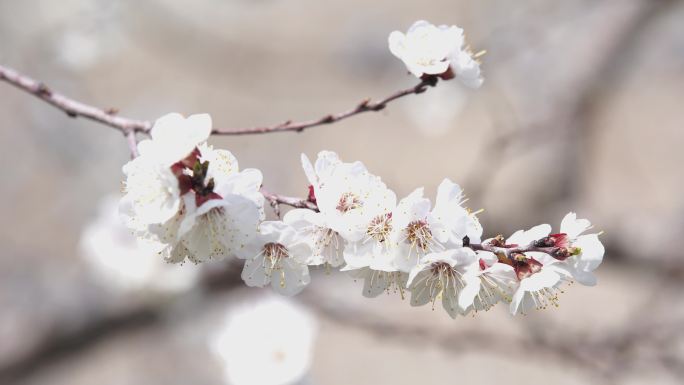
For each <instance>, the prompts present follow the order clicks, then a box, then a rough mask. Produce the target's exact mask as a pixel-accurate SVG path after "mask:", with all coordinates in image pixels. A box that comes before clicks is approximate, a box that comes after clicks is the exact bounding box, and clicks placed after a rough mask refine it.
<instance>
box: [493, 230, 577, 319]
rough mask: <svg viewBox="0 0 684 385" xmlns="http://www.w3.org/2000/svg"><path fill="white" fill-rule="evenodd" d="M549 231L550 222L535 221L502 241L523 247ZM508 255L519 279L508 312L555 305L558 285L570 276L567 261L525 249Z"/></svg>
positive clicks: (546, 234)
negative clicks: (538, 223)
mask: <svg viewBox="0 0 684 385" xmlns="http://www.w3.org/2000/svg"><path fill="white" fill-rule="evenodd" d="M550 232H551V226H549V225H548V224H543V225H538V226H535V227H532V228H531V229H529V230H519V231H516V232H515V233H514V234H513V235H511V236H510V237H508V239H507V240H506V243H507V244H510V245H518V246H521V247H524V246H527V245H529V244H530V243H532V242H534V241H538V240H540V239H543V238H545V237H546V236H548V234H549V233H550ZM512 258H513V260H512V261H511V263H512V266H513V269H514V271H515V273H516V275H517V277H518V279H519V280H520V283H519V285H518V288H517V290H516V291H515V293H514V294H513V297H512V300H511V304H510V312H511V314H514V315H515V314H527V313H528V312H529V311H530V310H532V309H546V308H547V307H548V306H556V307H557V306H558V294H559V293H562V290H561V286H562V285H563V284H566V283H569V282H570V281H571V279H572V276H571V275H570V273H569V271H568V269H567V265H566V264H565V263H564V262H561V261H559V260H558V259H556V258H553V257H552V256H550V255H548V254H545V253H542V252H527V253H525V254H524V255H522V254H518V255H517V256H516V255H514V256H512Z"/></svg>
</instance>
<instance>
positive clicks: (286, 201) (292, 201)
mask: <svg viewBox="0 0 684 385" xmlns="http://www.w3.org/2000/svg"><path fill="white" fill-rule="evenodd" d="M260 191H261V194H263V195H264V198H266V200H268V201H269V202H270V203H271V207H273V210H274V211H275V213H276V215H277V216H278V217H280V205H281V204H283V205H288V206H292V207H294V208H298V209H309V210H314V211H318V206H317V205H316V204H315V203H313V202H311V201H309V200H307V199H304V198H296V197H288V196H284V195H280V194H274V193H272V192H269V191H268V190H266V189H264V188H263V187H262V188H261V190H260Z"/></svg>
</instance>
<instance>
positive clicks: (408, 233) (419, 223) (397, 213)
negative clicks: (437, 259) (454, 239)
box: [391, 188, 444, 272]
mask: <svg viewBox="0 0 684 385" xmlns="http://www.w3.org/2000/svg"><path fill="white" fill-rule="evenodd" d="M430 206H431V203H430V200H429V199H427V198H424V197H423V189H422V188H418V189H416V190H414V191H413V192H412V193H411V194H409V195H408V196H407V197H405V198H403V199H402V200H401V201H399V204H397V207H396V209H395V210H394V211H393V213H392V223H393V228H392V235H391V239H392V242H393V243H394V244H395V245H396V248H395V253H396V258H394V263H395V266H396V268H397V269H399V270H401V271H405V272H408V271H410V270H411V269H413V268H414V267H415V266H416V264H417V263H418V261H419V259H420V257H422V256H424V255H426V254H429V253H432V252H439V251H443V250H444V246H443V245H442V244H440V243H439V242H437V240H436V239H435V236H434V234H433V232H432V225H433V224H434V223H433V221H432V217H430Z"/></svg>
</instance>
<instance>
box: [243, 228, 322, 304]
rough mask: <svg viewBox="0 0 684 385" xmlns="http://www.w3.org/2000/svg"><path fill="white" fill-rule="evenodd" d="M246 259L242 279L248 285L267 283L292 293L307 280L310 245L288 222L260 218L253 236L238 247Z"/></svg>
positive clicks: (297, 290)
mask: <svg viewBox="0 0 684 385" xmlns="http://www.w3.org/2000/svg"><path fill="white" fill-rule="evenodd" d="M237 256H238V257H239V258H242V259H246V261H245V266H244V268H243V270H242V279H243V280H244V281H245V283H246V284H247V286H253V287H254V286H256V287H264V286H266V285H268V284H269V283H270V284H271V286H272V287H273V289H274V290H275V291H277V292H279V293H281V294H284V295H295V294H297V293H299V292H300V291H302V289H304V287H305V286H306V285H308V284H309V282H310V281H311V278H310V277H309V267H308V266H307V264H306V261H307V260H309V259H310V258H311V247H310V246H309V244H307V243H306V241H305V240H304V239H302V237H301V235H300V234H298V233H297V232H296V231H295V230H294V229H293V228H292V227H291V226H289V225H287V224H285V223H283V222H276V221H269V222H263V223H262V224H261V226H260V229H259V234H258V235H257V237H256V239H255V240H254V241H253V242H252V243H250V244H248V245H246V246H245V247H244V248H242V249H240V250H238V254H237Z"/></svg>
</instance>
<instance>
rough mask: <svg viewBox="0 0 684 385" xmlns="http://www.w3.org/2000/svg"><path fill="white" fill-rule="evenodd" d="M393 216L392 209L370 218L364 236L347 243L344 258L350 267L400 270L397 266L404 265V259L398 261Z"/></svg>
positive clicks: (386, 270) (389, 270)
mask: <svg viewBox="0 0 684 385" xmlns="http://www.w3.org/2000/svg"><path fill="white" fill-rule="evenodd" d="M392 217H393V213H392V211H388V212H386V213H383V214H378V215H376V216H374V217H372V218H370V220H369V221H368V223H367V225H366V233H365V234H364V237H363V238H361V239H359V240H357V241H355V242H348V243H347V245H346V246H345V248H344V260H345V262H347V266H348V268H350V269H358V268H362V267H370V268H371V269H374V270H380V271H385V272H393V271H397V270H398V268H397V266H403V265H404V263H402V262H403V261H399V263H397V261H396V259H397V258H398V252H397V249H398V247H397V244H396V242H395V241H394V240H393V239H392V234H393V228H394V227H393V221H392ZM407 260H408V258H407ZM407 263H408V262H407ZM407 270H408V269H407Z"/></svg>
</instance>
